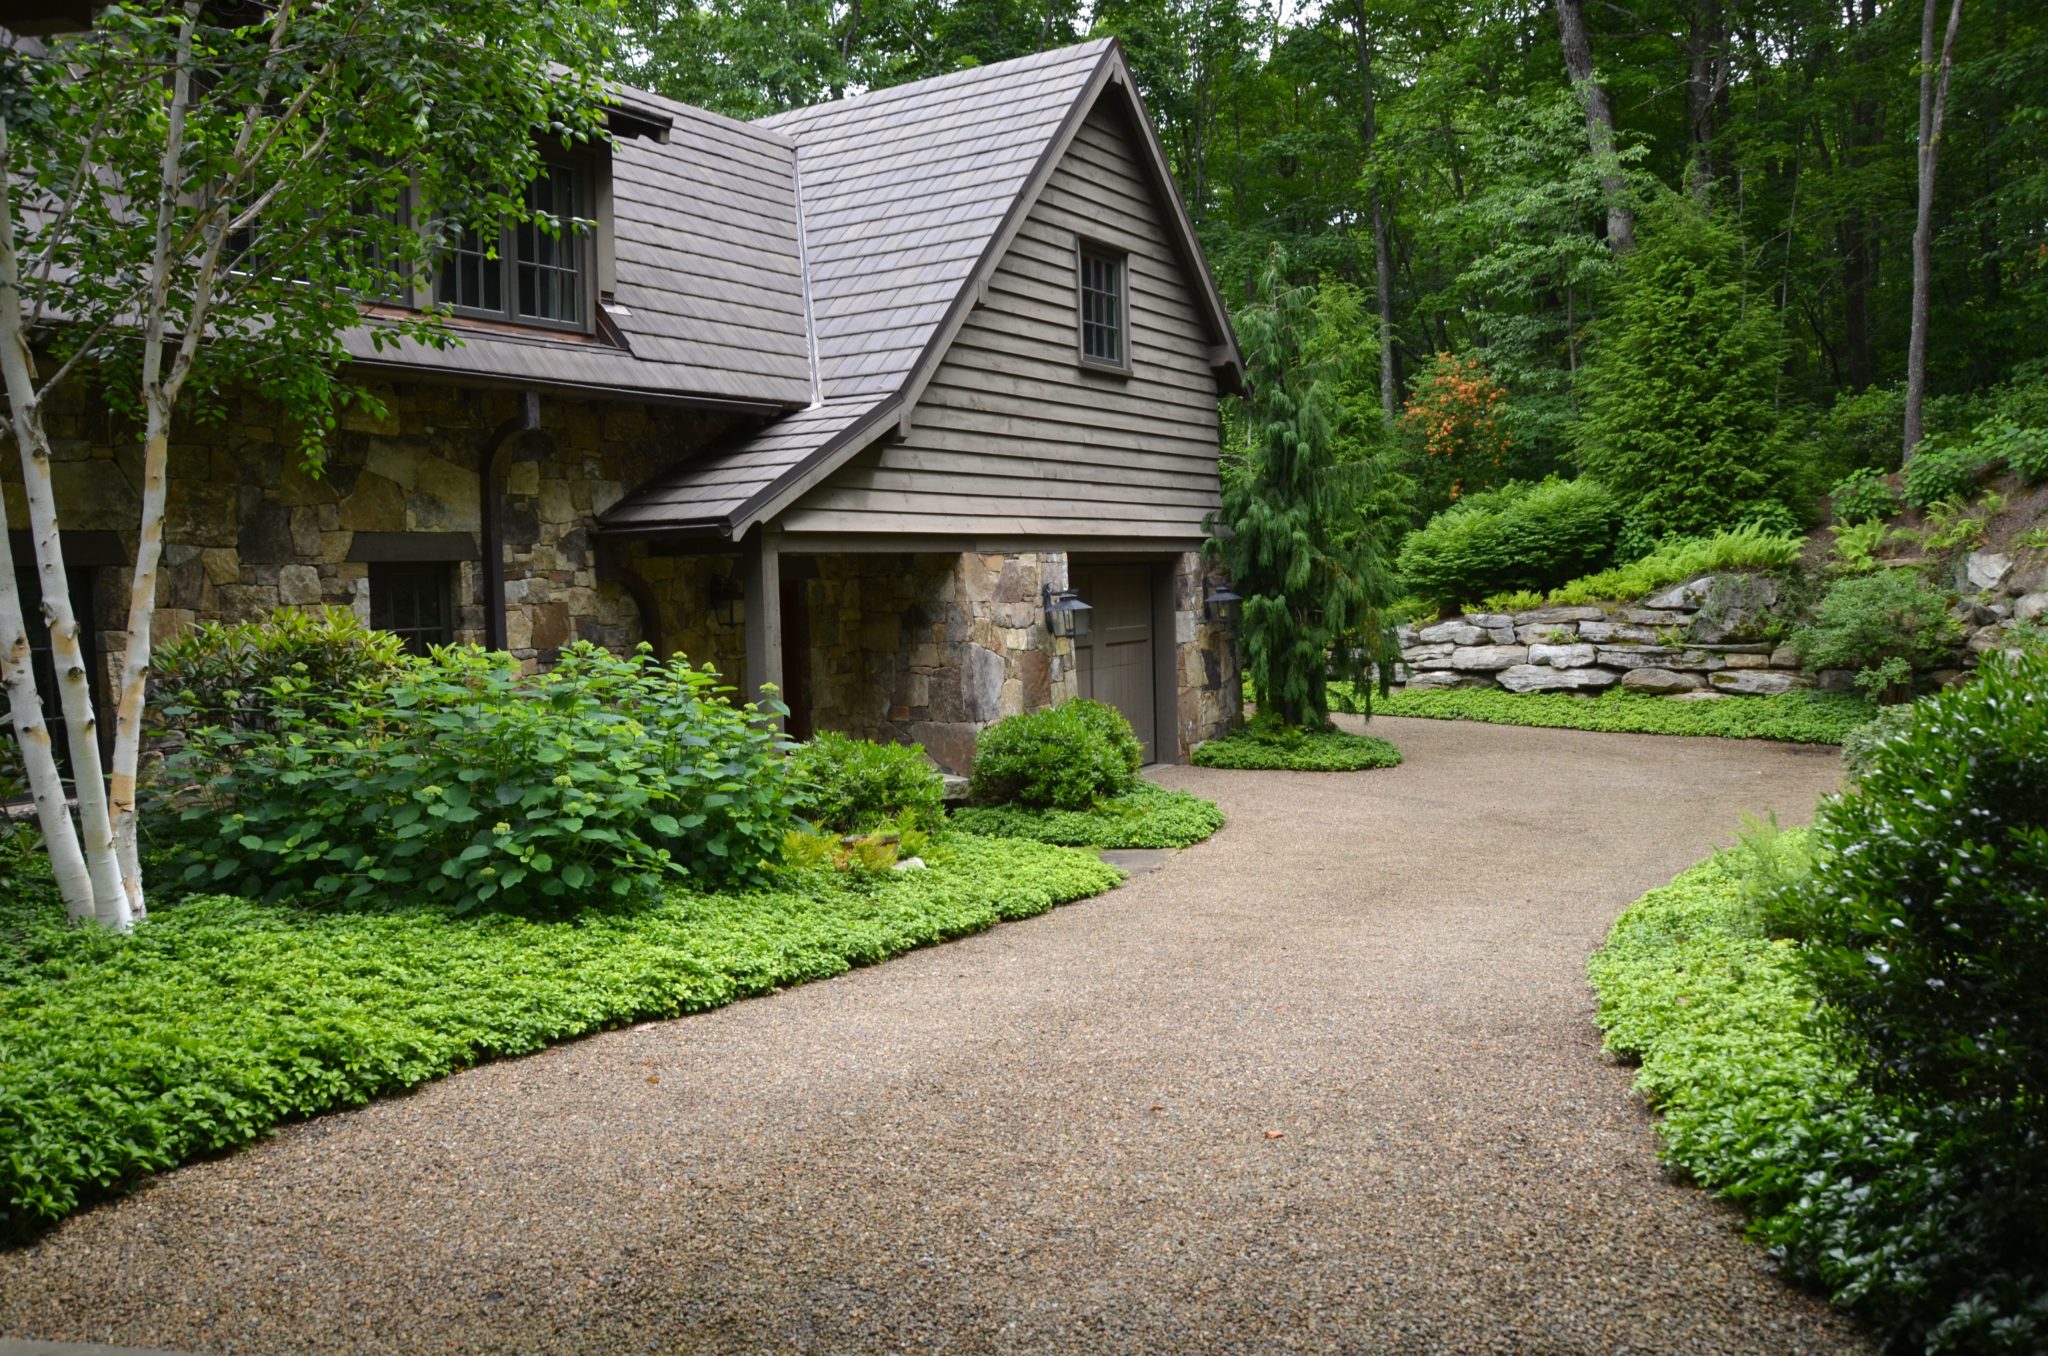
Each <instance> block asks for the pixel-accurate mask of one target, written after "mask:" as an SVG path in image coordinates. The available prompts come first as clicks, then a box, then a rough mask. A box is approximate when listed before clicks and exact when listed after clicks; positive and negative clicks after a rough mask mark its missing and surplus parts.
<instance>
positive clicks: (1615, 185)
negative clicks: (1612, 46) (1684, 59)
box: [1555, 0, 1636, 254]
mask: <svg viewBox="0 0 2048 1356" xmlns="http://www.w3.org/2000/svg"><path fill="white" fill-rule="evenodd" d="M1555 4H1556V6H1557V35H1558V40H1559V41H1560V42H1561V43H1562V44H1563V46H1564V68H1565V72H1566V73H1567V74H1568V75H1569V76H1570V77H1571V82H1572V92H1573V93H1575V94H1577V95H1578V96H1579V103H1580V104H1581V105H1583V106H1584V108H1585V110H1586V144H1587V146H1588V147H1589V148H1590V149H1591V150H1592V152H1593V163H1594V166H1595V167H1596V168H1597V169H1598V170H1599V172H1600V184H1601V187H1602V188H1604V189H1605V190H1606V192H1607V243H1608V245H1609V246H1610V247H1611V248H1612V249H1613V250H1614V252H1615V253H1617V254H1626V253H1627V252H1628V251H1630V250H1632V249H1634V248H1635V245H1636V214H1635V209H1634V207H1633V205H1631V203H1630V202H1629V198H1628V183H1627V180H1626V179H1625V178H1624V177H1623V176H1622V172H1621V162H1620V160H1619V159H1618V158H1617V157H1616V155H1615V152H1616V150H1617V149H1618V146H1619V143H1618V142H1617V141H1616V139H1615V135H1614V107H1613V105H1612V104H1611V103H1610V102H1609V101H1608V98H1607V90H1606V87H1605V86H1603V85H1602V84H1601V83H1600V80H1599V77H1598V76H1597V75H1596V74H1595V72H1594V70H1593V44H1592V42H1591V41H1590V40H1589V39H1588V38H1587V36H1586V9H1585V0H1555Z"/></svg>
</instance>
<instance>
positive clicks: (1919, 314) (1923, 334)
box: [1905, 0, 1963, 458]
mask: <svg viewBox="0 0 2048 1356" xmlns="http://www.w3.org/2000/svg"><path fill="white" fill-rule="evenodd" d="M1939 4H1940V0H1924V4H1923V6H1922V9H1921V19H1920V207H1919V212H1918V215H1917V216H1916V217H1915V218H1914V221H1913V332H1912V338H1911V340H1910V342H1909V343H1908V344H1907V347H1906V439H1905V442H1906V446H1905V455H1906V457H1908V458H1911V457H1912V455H1913V450H1914V449H1915V448H1916V447H1918V446H1919V445H1920V440H1921V438H1922V437H1923V436H1924V435H1925V432H1926V421H1925V415H1926V405H1927V317H1928V311H1929V308H1930V305H1931V299H1932V292H1931V289H1932V287H1933V271H1934V172H1935V169H1936V167H1937V165H1938V163H1939V161H1940V159H1941V126H1942V122H1943V120H1944V119H1945V117H1946V115H1947V113H1948V77H1949V71H1950V69H1951V68H1952V67H1953V66H1954V64H1955V54H1956V29H1957V28H1959V27H1961V25H1962V22H1963V0H1951V2H1950V5H1949V11H1948V33H1947V35H1946V36H1945V37H1944V38H1943V39H1942V43H1941V61H1940V65H1939V70H1938V71H1937V68H1936V63H1935V58H1934V19H1935V14H1936V10H1937V6H1938V5H1939Z"/></svg>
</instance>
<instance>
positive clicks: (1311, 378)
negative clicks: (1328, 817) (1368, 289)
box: [1211, 248, 1395, 729]
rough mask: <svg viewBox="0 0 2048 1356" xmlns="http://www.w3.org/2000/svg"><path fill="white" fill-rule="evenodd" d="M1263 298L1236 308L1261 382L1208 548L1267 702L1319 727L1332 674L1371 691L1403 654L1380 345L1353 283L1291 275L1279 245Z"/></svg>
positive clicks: (1266, 708) (1262, 701) (1243, 419)
mask: <svg viewBox="0 0 2048 1356" xmlns="http://www.w3.org/2000/svg"><path fill="white" fill-rule="evenodd" d="M1259 296H1260V298H1261V299H1260V301H1259V302H1258V303H1257V304H1255V305H1254V306H1252V307H1250V308H1248V309H1247V310H1246V311H1245V312H1244V313H1243V314H1241V315H1239V316H1238V317H1237V328H1238V337H1239V339H1240V340H1241V341H1242V343H1243V345H1244V349H1245V356H1246V359H1247V362H1248V365H1249V369H1250V370H1249V386H1250V390H1249V392H1248V393H1247V395H1246V397H1245V400H1244V403H1243V406H1242V408H1241V410H1240V411H1239V412H1238V415H1237V417H1236V418H1234V419H1233V420H1232V428H1233V431H1234V432H1235V434H1236V437H1237V441H1238V443H1239V447H1238V449H1237V451H1238V453H1239V457H1240V460H1239V461H1238V464H1237V465H1236V466H1235V467H1234V468H1233V474H1230V475H1229V476H1227V478H1226V481H1225V484H1224V489H1223V519H1222V520H1223V522H1224V524H1226V525H1227V530H1224V531H1219V532H1218V533H1217V536H1216V538H1215V539H1214V540H1213V541H1212V543H1211V549H1212V550H1213V551H1214V552H1215V553H1216V554H1218V555H1220V556H1221V558H1222V560H1223V562H1224V564H1225V566H1226V567H1227V568H1228V569H1229V571H1230V574H1231V578H1232V580H1233V581H1234V583H1235V586H1236V588H1237V591H1238V592H1239V593H1241V594H1243V595H1244V600H1245V601H1244V621H1243V631H1242V635H1243V643H1244V648H1245V660H1246V670H1247V671H1248V672H1249V673H1250V675H1251V682H1252V695H1253V699H1254V700H1255V701H1256V702H1257V703H1258V706H1259V710H1260V712H1261V713H1270V714H1272V715H1275V716H1277V717H1279V719H1281V720H1282V721H1284V722H1285V723H1287V724H1289V725H1300V726H1307V727H1309V728H1312V729H1322V728H1325V727H1327V726H1328V724H1329V713H1330V686H1329V685H1330V679H1331V677H1332V676H1333V674H1334V675H1335V676H1337V677H1340V678H1343V679H1345V680H1347V681H1348V682H1349V683H1350V684H1351V689H1350V690H1351V691H1354V692H1358V693H1361V694H1363V693H1366V692H1367V691H1368V689H1369V680H1370V677H1371V675H1372V671H1373V666H1374V665H1375V664H1379V663H1381V661H1389V660H1391V659H1392V658H1393V657H1394V655H1395V652H1394V650H1393V646H1392V632H1391V626H1390V618H1389V617H1388V607H1389V606H1390V604H1391V603H1392V601H1393V595H1394V578H1393V572H1392V570H1391V569H1390V568H1389V566H1388V563H1387V561H1388V551H1387V534H1386V532H1385V531H1384V530H1382V528H1381V527H1380V524H1381V522H1383V521H1386V522H1392V521H1394V518H1393V517H1391V516H1390V515H1389V514H1388V512H1387V510H1388V505H1387V503H1386V500H1387V499H1388V498H1389V497H1390V495H1391V493H1392V491H1393V486H1392V485H1391V483H1390V482H1389V480H1388V478H1386V477H1384V476H1383V475H1382V473H1381V470H1380V462H1381V457H1380V455H1379V454H1380V453H1381V452H1382V451H1383V450H1384V444H1383V442H1382V441H1381V438H1382V435H1381V434H1380V428H1381V422H1380V417H1379V405H1378V396H1377V388H1376V387H1375V386H1374V385H1373V384H1372V383H1373V382H1374V381H1375V380H1376V374H1377V371H1378V352H1377V349H1376V348H1375V347H1374V344H1373V340H1372V337H1371V336H1372V330H1371V327H1370V326H1369V325H1368V324H1366V323H1364V317H1363V314H1362V308H1361V302H1360V299H1359V296H1358V294H1357V292H1356V290H1355V289H1352V288H1348V287H1340V286H1331V287H1325V288H1324V289H1322V290H1321V291H1317V290H1316V289H1313V288H1307V287H1296V286H1292V285H1290V284H1289V283H1288V282H1287V281H1286V259H1285V256H1284V255H1283V254H1282V253H1281V251H1280V250H1279V249H1277V248H1276V249H1274V250H1273V251H1272V253H1271V254H1270V256H1269V257H1268V259H1267V264H1266V269H1265V272H1264V275H1263V276H1262V277H1261V278H1260V280H1259ZM1381 671H1382V672H1384V671H1385V669H1384V667H1382V670H1381ZM1368 709H1370V706H1369V702H1368Z"/></svg>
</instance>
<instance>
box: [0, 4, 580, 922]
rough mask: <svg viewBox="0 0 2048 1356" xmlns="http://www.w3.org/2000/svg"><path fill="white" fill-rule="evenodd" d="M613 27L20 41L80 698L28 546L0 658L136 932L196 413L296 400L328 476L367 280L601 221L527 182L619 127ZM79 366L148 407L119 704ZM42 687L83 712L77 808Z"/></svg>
mask: <svg viewBox="0 0 2048 1356" xmlns="http://www.w3.org/2000/svg"><path fill="white" fill-rule="evenodd" d="M608 31H609V25H608V24H607V23H605V22H604V21H603V16H602V12H601V11H600V10H598V9H595V8H593V6H591V5H590V4H588V3H585V2H584V0H527V3H523V4H519V5H499V4H488V3H481V2H475V3H472V2H469V0H463V2H461V3H452V4H451V3H448V2H447V0H321V2H320V3H313V2H312V0H278V3H276V4H272V5H268V6H261V7H256V6H251V7H222V6H218V5H212V4H207V3H203V0H180V2H177V3H167V2H164V0H158V2H155V3H151V2H149V0H129V2H127V3H120V4H114V5H109V6H106V7H105V8H103V9H102V10H101V12H100V14H99V17H98V20H97V26H96V27H95V28H94V29H93V30H92V31H90V32H86V33H80V34H74V35H69V36H65V37H62V38H58V39H53V40H50V41H49V42H47V43H41V42H36V41H33V40H28V39H20V38H14V37H11V36H10V37H9V39H8V42H7V45H6V47H5V50H4V54H0V383H4V387H5V391H6V398H7V408H8V425H7V427H8V432H9V433H11V435H12V437H13V441H14V444H15V450H16V451H17V452H18V453H19V455H20V459H21V468H22V479H23V482H24V489H25V498H26V502H27V506H28V519H29V522H28V527H29V531H30V535H31V539H32V541H33V546H34V560H35V570H36V574H37V576H38V578H37V584H38V593H39V595H40V597H41V600H42V603H41V606H42V612H43V618H44V620H45V622H46V623H47V629H48V632H49V636H50V644H51V648H52V651H53V654H54V658H55V669H56V673H57V688H58V690H57V691H56V692H54V693H39V692H38V691H37V690H36V682H35V677H34V671H33V668H32V667H31V664H30V647H29V639H28V635H27V630H26V626H25V623H24V617H23V612H22V598H23V591H22V589H21V587H20V581H19V580H18V579H17V578H16V577H15V572H14V567H13V561H12V556H11V554H10V553H9V552H7V551H5V550H0V676H4V678H5V682H6V688H7V695H8V705H9V711H10V715H11V721H12V725H13V730H14V734H15V737H16V739H17V741H18V742H19V744H20V746H21V751H22V757H23V761H24V763H25V764H26V771H27V773H28V779H29V783H30V787H31V790H32V791H33V793H34V796H35V802H36V810H37V815H38V820H39V823H40V826H41V828H42V832H43V837H44V841H45V843H46V845H47V847H48V850H49V854H50V859H51V865H52V867H53V869H54V872H55V876H56V881H57V885H58V888H59V890H60V891H61V893H62V895H63V898H64V902H65V906H66V908H67V910H68V911H69V912H70V914H71V915H72V917H74V918H79V919H82V918H96V919H97V920H98V921H100V922H101V923H103V924H106V925H108V926H110V927H125V926H126V925H127V924H128V923H129V922H130V921H132V920H133V919H134V918H137V917H139V916H141V915H142V914H143V913H144V911H145V907H146V905H145V896H144V890H143V880H142V869H141V862H140V856H139V852H138V843H137V823H136V776H137V768H138V763H139V759H140V754H141V747H142V721H143V714H144V704H145V702H146V700H147V684H148V678H149V668H150V651H151V627H152V622H153V619H154V614H155V608H156V597H157V570H158V564H159V561H160V559H161V556H162V552H163V536H164V505H165V491H166V482H167V475H168V472H169V467H170V462H171V458H172V457H173V456H174V455H175V449H174V447H173V443H174V439H175V434H176V431H177V429H178V427H179V420H180V418H181V417H191V416H195V415H196V416H197V417H205V416H206V415H208V414H209V413H215V412H218V411H219V410H220V408H221V406H222V402H223V401H225V400H227V399H231V398H247V397H250V396H255V397H258V398H266V399H269V400H272V401H275V402H277V403H278V405H279V406H280V407H281V409H282V412H283V414H284V416H285V418H286V420H287V421H288V422H289V424H290V425H292V426H293V427H295V429H296V431H297V438H298V452H299V455H300V456H301V457H302V458H303V459H304V460H305V462H306V463H307V465H308V466H309V467H312V468H317V466H318V465H319V462H320V459H321V452H322V447H323V439H324V437H325V435H326V433H327V432H328V431H329V430H330V429H331V428H332V427H333V426H334V423H335V419H336V409H337V407H338V406H340V405H344V404H347V403H350V402H356V403H360V404H364V405H372V406H373V405H374V404H375V401H374V398H373V397H372V396H371V395H370V393H369V392H367V391H366V390H364V389H363V388H361V387H359V386H357V385H355V384H354V383H353V381H352V380H351V378H350V377H349V375H348V372H347V370H346V361H347V351H346V348H345V345H344V338H345V336H346V335H347V334H348V333H349V332H350V331H352V330H355V329H357V328H358V327H359V326H361V325H363V323H364V321H363V316H362V313H361V310H360V308H359V305H358V302H357V300H356V299H357V298H360V297H377V296H389V295H392V294H394V293H396V292H398V291H400V290H401V289H402V288H403V287H405V286H407V285H409V284H411V283H412V282H413V281H414V280H416V279H418V278H421V277H423V276H424V275H425V274H426V272H427V271H428V270H429V269H430V268H431V267H432V265H433V262H434V260H436V259H437V258H438V257H439V256H440V255H441V254H442V253H443V252H444V250H445V249H446V248H447V247H449V246H451V245H453V244H454V243H455V241H456V240H457V239H459V238H460V237H461V236H462V235H463V234H464V233H465V232H467V231H469V230H471V229H486V230H490V231H493V232H495V231H496V230H497V229H498V227H499V224H500V223H501V222H503V221H504V220H506V219H507V218H512V219H516V220H519V221H524V222H531V223H534V224H535V225H537V226H538V227H539V228H540V229H543V230H547V231H550V232H567V231H573V230H576V229H578V228H579V224H578V223H576V222H574V221H568V220H560V219H557V218H554V217H551V216H548V215H547V214H545V213H542V212H540V211H538V210H536V209H535V208H533V207H532V206H530V205H529V202H528V197H527V193H526V186H527V184H528V183H529V182H530V181H531V180H532V178H533V176H534V174H535V173H536V172H537V171H538V169H539V168H540V166H541V164H542V151H543V145H542V141H541V140H540V138H546V139H547V140H548V141H550V142H553V143H556V144H561V143H564V142H575V141H582V140H587V139H589V138H591V137H595V136H600V135H602V134H603V133H602V128H603V121H602V119H603V111H602V106H601V88H600V85H599V83H598V80H597V77H596V76H595V75H594V74H591V73H592V72H594V71H595V70H597V69H598V67H599V66H600V65H601V64H602V62H603V60H604V56H603V52H604V46H603V44H604V41H605V38H606V36H607V34H608ZM408 201H416V202H417V203H419V204H422V205H423V206H424V208H425V210H423V211H412V210H409V209H408V207H407V205H406V204H407V202H408ZM367 333H368V334H369V335H370V337H371V340H372V342H374V343H376V344H378V345H379V346H381V345H384V344H395V343H398V342H401V341H403V340H414V341H420V342H425V343H430V344H442V343H446V342H449V336H448V332H447V330H446V328H445V316H444V315H443V314H442V313H440V312H437V311H434V310H431V309H430V310H428V311H425V312H421V313H414V314H404V313H399V314H391V315H387V316H385V317H384V318H381V319H379V320H378V321H377V322H375V324H374V325H373V327H372V328H370V329H369V330H368V331H367ZM70 386H78V387H82V388H85V389H86V390H87V391H89V392H90V393H91V398H93V399H95V400H98V401H102V402H104V403H105V404H107V405H109V406H111V407H112V409H113V410H114V411H115V412H116V413H117V414H118V415H121V416H125V417H126V418H127V419H128V420H129V421H131V422H132V424H133V426H134V427H135V429H136V438H137V441H138V443H139V444H140V449H141V455H140V481H141V483H140V491H141V493H140V508H139V513H138V516H137V519H136V522H135V540H136V543H137V545H136V554H135V561H134V566H133V569H132V570H131V571H130V576H129V587H128V611H127V616H126V625H125V636H124V637H123V639H122V641H121V643H120V645H119V647H118V654H117V656H116V658H117V662H118V670H117V671H116V672H115V673H114V675H113V702H112V706H111V709H110V710H102V709H100V706H99V703H98V701H97V699H96V696H95V685H94V683H93V682H92V680H91V675H89V674H88V673H87V672H86V668H85V660H84V654H83V649H82V646H81V643H80V633H79V621H78V618H77V616H76V615H75V613H74V612H73V611H72V608H71V604H70V601H69V600H70V598H71V596H72V590H71V584H70V580H69V578H68V577H67V574H66V570H65V563H64V553H63V541H62V534H61V528H60V523H59V520H58V513H57V503H56V497H55V494H54V491H53V483H52V476H51V470H50V453H51V448H50V436H49V431H48V428H47V427H46V423H45V417H46V414H47V412H48V411H49V410H50V408H51V402H52V400H53V399H54V398H56V397H57V396H58V395H59V393H60V392H61V391H62V390H63V389H64V388H66V387H70ZM5 527H6V524H5V522H4V521H0V529H4V528H5ZM46 699H49V700H53V701H54V702H55V703H56V704H57V707H58V709H60V710H61V712H62V714H63V720H64V733H65V737H66V751H67V753H68V754H69V762H70V768H71V772H72V774H73V786H74V791H75V797H76V809H75V811H74V810H72V809H71V808H70V807H69V806H67V804H66V799H67V798H66V794H65V788H64V786H63V785H62V783H61V781H60V775H59V769H58V766H57V762H56V759H55V756H54V749H53V745H52V739H51V735H50V730H49V726H48V725H47V724H46V723H45V720H44V706H43V703H44V701H45V700H46ZM109 718H111V724H112V726H113V735H112V740H111V750H110V754H109V756H108V757H107V758H105V759H103V758H102V756H101V731H102V729H103V728H104V727H105V725H106V724H107V723H109Z"/></svg>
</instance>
